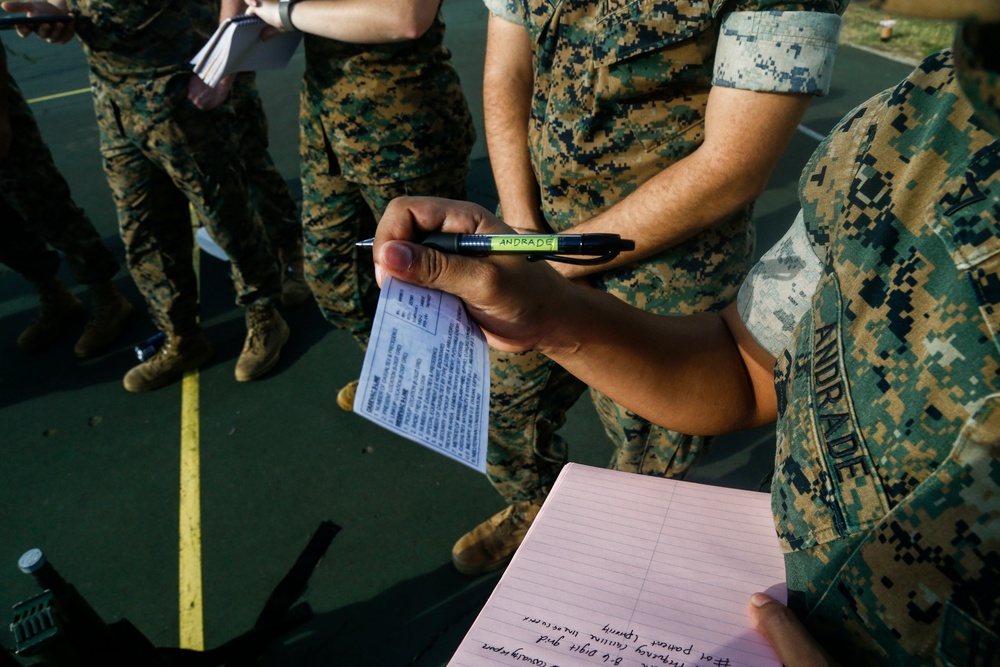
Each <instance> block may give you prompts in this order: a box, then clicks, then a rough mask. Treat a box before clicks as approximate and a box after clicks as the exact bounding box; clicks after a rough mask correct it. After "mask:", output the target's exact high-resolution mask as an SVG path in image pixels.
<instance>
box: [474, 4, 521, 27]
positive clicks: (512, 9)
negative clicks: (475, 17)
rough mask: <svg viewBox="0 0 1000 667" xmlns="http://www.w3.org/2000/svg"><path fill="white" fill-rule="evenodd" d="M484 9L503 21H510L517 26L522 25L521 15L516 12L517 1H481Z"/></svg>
mask: <svg viewBox="0 0 1000 667" xmlns="http://www.w3.org/2000/svg"><path fill="white" fill-rule="evenodd" d="M483 4H484V5H486V9H488V10H489V12H490V14H493V15H494V16H499V17H500V18H502V19H503V20H504V21H510V22H511V23H516V24H517V25H524V21H522V20H521V15H520V14H518V11H517V0H483Z"/></svg>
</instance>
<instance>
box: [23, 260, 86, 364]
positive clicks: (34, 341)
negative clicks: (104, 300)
mask: <svg viewBox="0 0 1000 667" xmlns="http://www.w3.org/2000/svg"><path fill="white" fill-rule="evenodd" d="M34 287H35V289H36V290H37V291H38V296H39V301H41V308H40V309H39V311H38V315H37V316H35V319H34V321H32V322H31V324H29V325H28V326H27V327H25V329H24V331H22V332H21V335H20V336H18V338H17V346H18V347H19V348H21V351H22V352H25V353H27V354H34V353H35V352H40V351H41V350H43V349H45V348H46V347H49V346H50V345H52V343H54V342H56V341H57V340H58V339H59V337H60V336H62V335H63V334H64V333H66V325H68V324H70V323H72V322H74V321H75V320H78V319H83V317H84V315H86V313H87V308H86V306H84V305H83V303H82V302H81V301H80V300H79V299H78V298H76V297H75V296H74V295H73V294H72V293H70V291H69V290H68V289H66V285H64V284H63V282H62V281H61V280H59V278H56V277H53V278H50V279H49V280H46V281H45V282H43V283H36V284H35V285H34Z"/></svg>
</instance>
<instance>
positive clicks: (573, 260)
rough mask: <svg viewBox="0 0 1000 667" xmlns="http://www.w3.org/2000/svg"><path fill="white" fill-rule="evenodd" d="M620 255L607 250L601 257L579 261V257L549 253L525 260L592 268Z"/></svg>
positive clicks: (532, 256) (530, 256)
mask: <svg viewBox="0 0 1000 667" xmlns="http://www.w3.org/2000/svg"><path fill="white" fill-rule="evenodd" d="M619 254H620V252H619V251H618V250H608V251H607V252H605V253H604V254H603V255H599V256H597V257H589V258H587V259H581V258H579V257H569V256H567V255H555V254H551V253H543V254H539V255H528V257H527V259H528V261H529V262H541V261H544V260H548V261H552V262H561V263H563V264H576V265H578V266H593V265H595V264H604V263H605V262H610V261H611V260H613V259H614V258H615V257H617V256H618V255H619Z"/></svg>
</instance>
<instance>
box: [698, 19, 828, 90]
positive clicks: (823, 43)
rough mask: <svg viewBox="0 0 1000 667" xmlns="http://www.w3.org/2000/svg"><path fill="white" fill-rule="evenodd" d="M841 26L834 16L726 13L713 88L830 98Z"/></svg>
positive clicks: (720, 37) (717, 53)
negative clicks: (720, 87) (829, 93)
mask: <svg viewBox="0 0 1000 667" xmlns="http://www.w3.org/2000/svg"><path fill="white" fill-rule="evenodd" d="M840 24H841V19H840V16H839V15H837V14H835V13H829V12H812V11H737V12H731V13H729V14H726V15H725V16H723V18H722V29H721V31H720V34H719V44H718V48H717V50H716V57H715V72H714V75H713V78H712V83H713V84H714V85H717V86H726V87H729V88H741V89H744V90H756V91H762V92H771V93H809V94H814V95H826V93H827V92H828V91H829V90H830V77H831V76H832V74H833V61H834V57H835V55H836V53H837V37H838V35H839V34H840Z"/></svg>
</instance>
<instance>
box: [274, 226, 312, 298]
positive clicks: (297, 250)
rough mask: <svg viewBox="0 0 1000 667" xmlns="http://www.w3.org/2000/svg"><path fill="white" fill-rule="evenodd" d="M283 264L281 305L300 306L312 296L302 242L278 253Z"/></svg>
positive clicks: (298, 241)
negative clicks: (307, 281) (307, 279)
mask: <svg viewBox="0 0 1000 667" xmlns="http://www.w3.org/2000/svg"><path fill="white" fill-rule="evenodd" d="M278 261H279V263H280V264H281V303H282V305H284V306H289V307H290V306H298V305H301V304H303V303H305V302H306V300H307V299H308V298H309V297H310V296H312V292H311V291H310V290H309V285H308V284H307V283H306V273H305V268H304V263H305V255H304V254H303V252H302V241H301V240H298V239H296V241H295V242H294V243H292V244H290V245H288V246H286V247H284V248H282V249H280V250H279V251H278Z"/></svg>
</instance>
